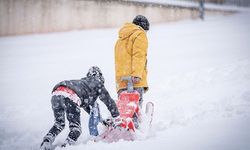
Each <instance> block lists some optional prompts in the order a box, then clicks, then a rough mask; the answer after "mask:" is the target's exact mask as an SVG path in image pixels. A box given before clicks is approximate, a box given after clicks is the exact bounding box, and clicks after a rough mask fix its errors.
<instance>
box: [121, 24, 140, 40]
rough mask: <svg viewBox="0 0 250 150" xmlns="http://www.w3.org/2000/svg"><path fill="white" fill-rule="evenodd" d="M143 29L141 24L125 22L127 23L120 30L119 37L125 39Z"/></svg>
mask: <svg viewBox="0 0 250 150" xmlns="http://www.w3.org/2000/svg"><path fill="white" fill-rule="evenodd" d="M139 30H143V29H140V27H139V26H137V25H135V24H133V23H125V25H124V26H123V27H122V28H121V29H120V31H119V38H121V39H125V38H127V37H129V36H130V35H131V34H133V33H135V32H136V31H139Z"/></svg>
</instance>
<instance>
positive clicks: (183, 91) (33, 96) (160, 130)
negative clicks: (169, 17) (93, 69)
mask: <svg viewBox="0 0 250 150" xmlns="http://www.w3.org/2000/svg"><path fill="white" fill-rule="evenodd" d="M117 31H118V28H116V29H99V30H85V31H74V32H67V33H54V34H43V35H27V36H17V37H2V38H0V49H1V50H0V70H1V72H0V85H1V86H0V102H1V103H0V149H1V150H28V149H29V150H35V149H38V148H39V145H40V143H41V141H42V138H43V136H44V135H45V134H46V132H47V131H48V130H49V129H50V127H51V126H52V124H53V114H52V110H51V105H50V97H51V95H50V92H51V89H52V88H53V86H54V85H55V84H56V83H58V82H59V81H61V80H65V79H78V78H81V77H83V76H85V74H86V72H87V69H88V68H89V67H90V66H91V65H98V66H100V68H101V69H102V70H103V72H104V76H105V79H106V83H105V84H106V86H107V89H108V90H109V91H110V92H111V96H112V97H114V98H116V93H115V84H114V44H115V41H116V38H117ZM148 36H149V44H150V46H149V50H148V70H149V79H148V80H149V85H150V90H149V92H148V93H146V94H145V102H147V101H153V102H154V103H155V118H154V120H153V127H152V130H151V131H150V133H148V135H147V136H146V137H143V136H141V135H140V136H138V140H136V141H133V142H128V141H119V142H117V143H111V144H107V143H102V142H99V143H94V142H91V141H87V139H88V129H87V120H88V116H87V114H86V113H85V112H83V111H82V128H83V133H82V135H81V137H80V139H79V140H78V145H76V146H72V147H68V148H65V149H68V150H83V149H84V150H87V149H88V150H99V149H102V150H110V149H120V150H127V149H130V150H138V149H144V150H151V149H167V150H184V149H185V150H186V149H191V150H225V149H226V150H249V149H250V14H249V13H247V12H245V13H239V14H235V15H232V16H227V17H222V16H217V17H211V18H207V19H206V20H205V21H199V20H195V21H194V20H188V21H182V22H176V23H169V24H161V25H157V26H152V28H151V30H150V31H149V32H148ZM102 112H103V113H104V115H108V112H107V110H106V109H105V107H103V105H102ZM67 132H68V129H67V127H66V128H65V131H63V133H62V134H60V135H59V136H58V137H57V139H56V141H55V143H61V142H63V141H64V139H65V137H66V135H67ZM56 149H57V150H59V149H60V148H56Z"/></svg>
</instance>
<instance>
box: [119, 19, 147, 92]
mask: <svg viewBox="0 0 250 150" xmlns="http://www.w3.org/2000/svg"><path fill="white" fill-rule="evenodd" d="M147 49H148V39H147V35H146V32H145V31H144V30H143V28H141V27H140V26H137V25H135V24H133V23H126V24H125V25H124V26H123V27H122V28H121V29H120V31H119V38H118V40H117V42H116V45H115V73H116V89H117V92H118V91H119V90H120V89H124V88H126V87H127V84H126V82H124V81H121V77H123V76H135V77H139V78H141V81H140V82H139V83H137V84H135V85H134V87H144V89H145V91H147V90H148V83H147Z"/></svg>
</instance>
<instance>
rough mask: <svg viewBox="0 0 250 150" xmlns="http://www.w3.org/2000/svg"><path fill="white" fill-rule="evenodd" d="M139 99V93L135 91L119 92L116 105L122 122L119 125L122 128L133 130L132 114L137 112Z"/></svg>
mask: <svg viewBox="0 0 250 150" xmlns="http://www.w3.org/2000/svg"><path fill="white" fill-rule="evenodd" d="M139 99H140V94H139V92H137V91H133V92H129V91H123V92H121V93H120V95H119V99H118V101H117V107H118V110H119V112H120V117H121V118H122V124H121V125H120V126H121V127H122V128H125V129H127V130H132V131H135V125H134V122H133V116H134V114H135V113H136V114H138V112H139Z"/></svg>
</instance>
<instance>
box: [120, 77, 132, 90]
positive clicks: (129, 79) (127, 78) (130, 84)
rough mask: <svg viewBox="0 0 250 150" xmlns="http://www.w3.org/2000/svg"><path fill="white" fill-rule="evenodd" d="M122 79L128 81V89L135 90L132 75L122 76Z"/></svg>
mask: <svg viewBox="0 0 250 150" xmlns="http://www.w3.org/2000/svg"><path fill="white" fill-rule="evenodd" d="M121 80H122V81H127V90H128V92H133V91H134V86H133V82H132V77H131V76H126V77H122V78H121Z"/></svg>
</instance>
